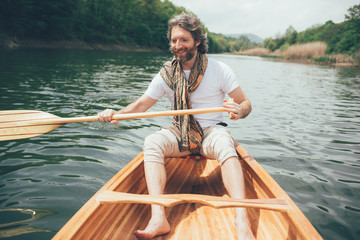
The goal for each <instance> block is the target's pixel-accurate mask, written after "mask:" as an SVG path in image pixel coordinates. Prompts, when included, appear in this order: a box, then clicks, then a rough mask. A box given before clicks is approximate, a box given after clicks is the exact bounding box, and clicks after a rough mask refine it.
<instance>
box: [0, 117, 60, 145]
mask: <svg viewBox="0 0 360 240" xmlns="http://www.w3.org/2000/svg"><path fill="white" fill-rule="evenodd" d="M56 118H60V117H58V116H55V115H53V114H50V113H46V112H41V111H32V110H10V111H0V141H6V140H14V139H22V138H30V137H36V136H40V135H42V134H44V133H47V132H50V131H52V130H54V129H56V128H58V127H60V126H62V125H63V124H59V123H56V124H47V123H46V122H44V121H43V120H46V119H56ZM42 121H43V122H42Z"/></svg>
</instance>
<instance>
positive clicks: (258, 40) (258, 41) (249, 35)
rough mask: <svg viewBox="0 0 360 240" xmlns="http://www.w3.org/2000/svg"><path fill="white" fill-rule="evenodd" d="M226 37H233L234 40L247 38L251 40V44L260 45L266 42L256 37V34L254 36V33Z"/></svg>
mask: <svg viewBox="0 0 360 240" xmlns="http://www.w3.org/2000/svg"><path fill="white" fill-rule="evenodd" d="M225 36H228V37H233V38H238V37H240V36H246V37H248V38H249V39H250V41H251V42H254V43H259V44H262V43H263V41H264V39H262V38H261V37H259V36H257V35H255V34H252V33H237V34H225Z"/></svg>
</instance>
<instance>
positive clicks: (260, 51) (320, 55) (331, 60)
mask: <svg viewBox="0 0 360 240" xmlns="http://www.w3.org/2000/svg"><path fill="white" fill-rule="evenodd" d="M327 48H328V46H327V44H326V43H325V42H311V43H304V44H295V45H291V46H289V47H288V48H286V49H285V50H280V49H277V50H275V51H271V50H270V49H268V48H264V47H258V48H253V49H248V50H244V51H239V52H235V53H234V54H237V55H245V56H258V57H263V58H273V59H278V60H281V61H287V62H299V63H307V64H325V65H333V66H349V67H355V66H360V61H359V59H360V52H358V54H357V55H356V56H355V59H354V57H353V56H351V55H347V54H341V53H335V54H327V53H326V51H327Z"/></svg>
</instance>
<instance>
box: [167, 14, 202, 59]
mask: <svg viewBox="0 0 360 240" xmlns="http://www.w3.org/2000/svg"><path fill="white" fill-rule="evenodd" d="M175 26H180V27H182V28H183V29H185V30H186V31H189V32H190V33H191V35H192V36H193V38H194V40H195V41H199V40H200V45H199V46H198V47H197V48H198V51H199V52H200V53H202V54H205V53H207V51H208V45H207V36H206V34H204V33H203V32H202V28H201V24H200V20H199V18H198V17H196V16H195V15H194V14H187V13H185V12H182V13H181V14H179V15H176V16H174V17H173V18H171V19H170V20H169V22H168V32H167V37H168V39H169V40H171V30H172V28H173V27H175Z"/></svg>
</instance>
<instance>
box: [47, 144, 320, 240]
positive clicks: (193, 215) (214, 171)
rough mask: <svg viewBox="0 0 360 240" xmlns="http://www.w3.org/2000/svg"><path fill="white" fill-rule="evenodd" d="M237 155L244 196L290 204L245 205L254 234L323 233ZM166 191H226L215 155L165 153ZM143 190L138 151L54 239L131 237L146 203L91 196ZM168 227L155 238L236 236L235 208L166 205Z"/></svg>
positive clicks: (142, 221) (145, 214) (144, 216)
mask: <svg viewBox="0 0 360 240" xmlns="http://www.w3.org/2000/svg"><path fill="white" fill-rule="evenodd" d="M238 151H239V154H240V155H241V157H242V158H243V160H241V163H242V166H243V169H244V174H245V180H246V187H247V188H246V189H247V197H248V198H264V199H267V198H283V199H285V200H286V201H287V202H288V203H289V204H290V209H289V210H288V211H287V212H286V213H281V212H276V211H271V210H262V209H261V210H260V209H254V208H251V209H250V208H248V209H247V211H248V214H249V216H250V222H251V228H252V231H253V233H254V235H255V236H256V239H279V240H281V239H322V238H321V237H320V235H319V234H318V233H317V231H316V230H315V228H314V227H313V226H312V225H311V223H310V222H309V221H308V220H307V218H306V217H305V216H304V214H303V213H302V212H301V211H300V210H299V208H298V207H297V206H296V205H295V203H294V202H293V201H292V200H291V199H290V198H289V196H288V195H287V194H286V193H285V192H284V191H283V190H282V188H281V187H280V186H279V185H278V184H277V183H276V182H275V181H274V179H273V178H271V176H270V175H269V174H267V173H266V172H265V170H264V169H263V168H262V167H261V166H260V165H259V164H258V163H257V162H256V161H255V160H254V159H253V158H252V157H251V156H250V155H249V154H248V153H247V152H246V151H245V150H244V149H243V148H242V147H241V146H238ZM165 166H166V171H167V178H168V179H167V185H166V189H165V193H168V194H175V193H194V194H206V195H213V196H227V192H226V190H225V188H224V185H223V183H222V180H221V172H220V166H219V164H218V162H217V161H215V160H207V159H203V158H201V157H197V159H196V158H193V157H187V158H167V159H165ZM104 190H111V191H119V192H128V193H141V194H147V190H146V183H145V179H144V171H143V155H142V153H141V154H139V155H138V156H137V157H136V158H135V159H134V160H132V161H131V162H130V163H129V164H128V165H126V166H125V167H124V169H122V170H121V171H120V172H119V173H118V174H116V175H115V176H114V177H113V178H112V179H111V180H110V181H109V182H108V183H107V184H106V185H105V186H104V187H103V188H102V189H100V190H99V191H98V193H96V194H95V195H94V196H93V197H92V198H91V199H90V200H89V201H88V202H87V203H86V204H85V205H84V206H83V207H82V208H81V209H80V210H79V211H78V212H77V213H76V214H75V215H74V216H73V218H71V219H70V220H69V222H68V223H67V224H66V225H65V226H64V227H63V228H62V229H61V230H60V231H59V232H58V233H57V234H56V236H55V237H54V238H53V239H77V240H78V239H135V237H134V236H133V231H134V230H136V229H143V228H145V226H146V224H147V222H148V221H149V218H150V206H149V205H144V204H125V203H124V204H111V205H100V204H99V203H98V202H97V201H96V196H97V195H98V194H99V193H100V192H102V191H104ZM166 214H167V217H168V219H169V222H170V224H171V232H170V233H168V234H166V235H163V236H159V237H156V238H154V239H159V240H160V239H197V240H200V239H209V240H210V239H211V240H216V239H219V240H220V239H221V240H223V239H229V240H231V239H236V232H235V227H234V209H232V208H224V209H216V208H212V207H209V206H204V205H202V204H197V203H187V204H180V205H176V206H174V207H169V208H167V209H166Z"/></svg>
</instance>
